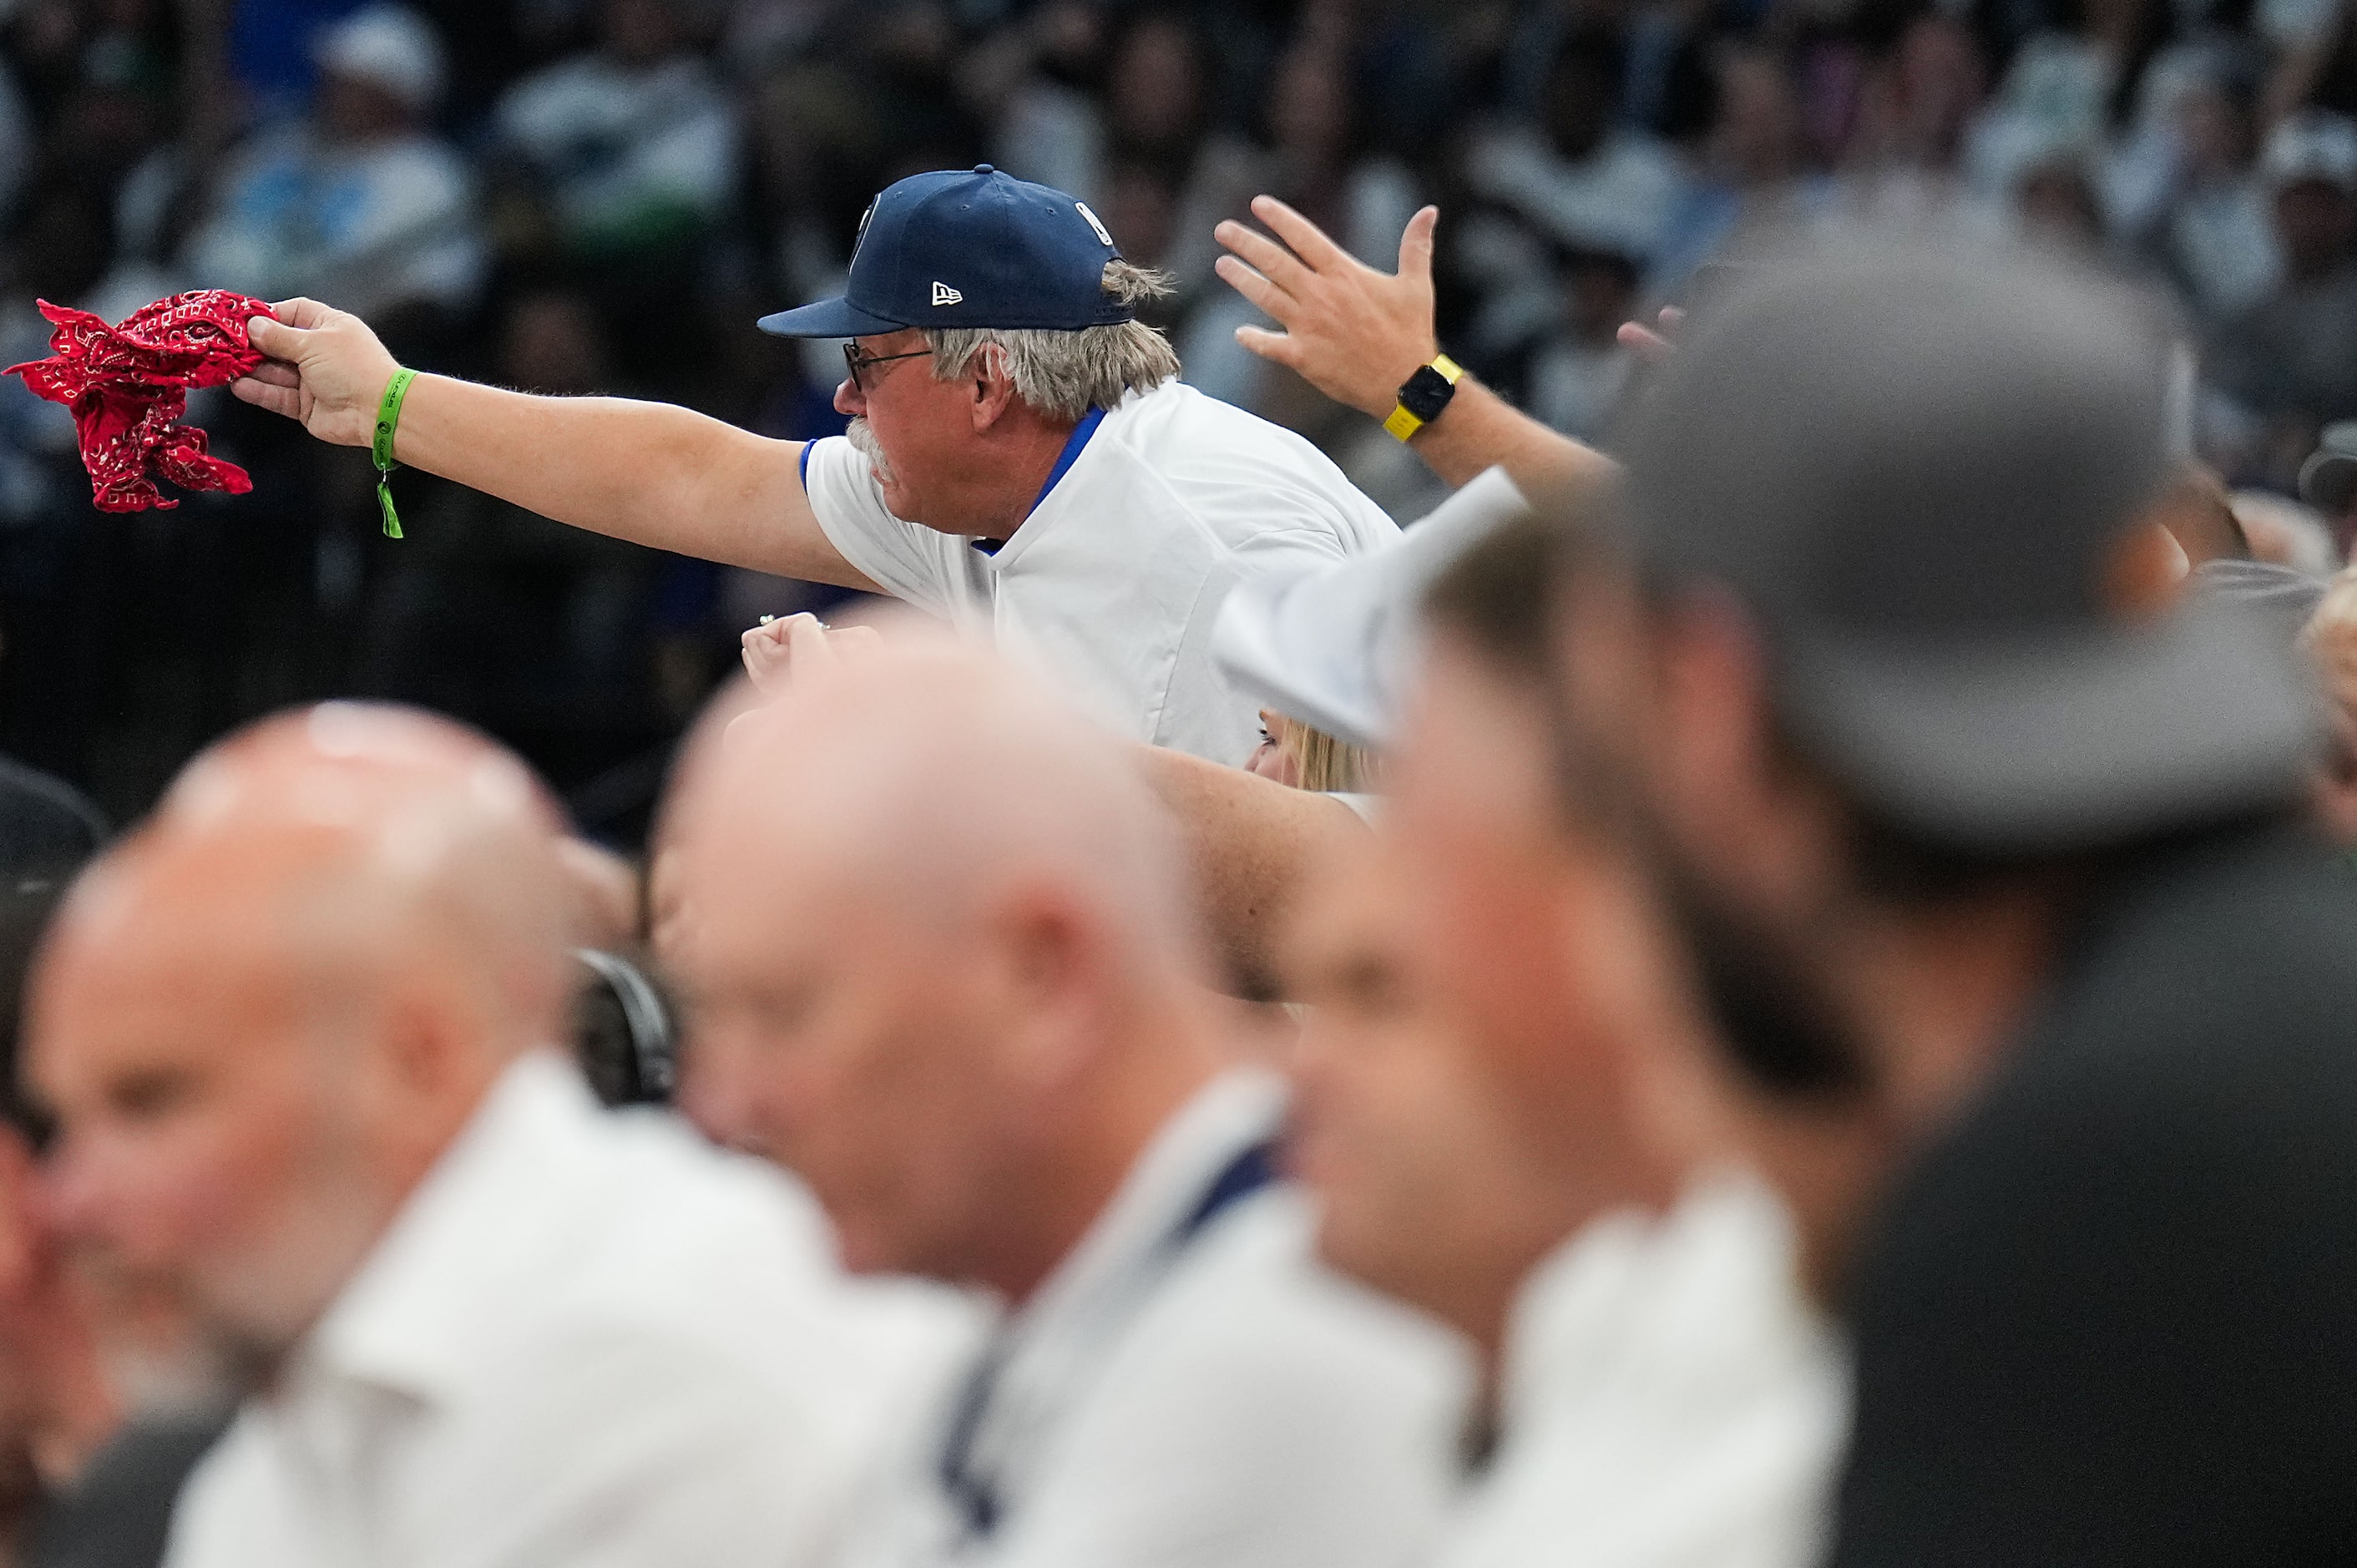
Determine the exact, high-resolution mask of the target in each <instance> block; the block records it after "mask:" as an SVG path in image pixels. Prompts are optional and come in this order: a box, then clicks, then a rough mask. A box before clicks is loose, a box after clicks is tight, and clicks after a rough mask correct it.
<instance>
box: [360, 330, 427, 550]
mask: <svg viewBox="0 0 2357 1568" xmlns="http://www.w3.org/2000/svg"><path fill="white" fill-rule="evenodd" d="M416 379H417V372H416V371H393V380H392V381H388V382H386V383H385V388H384V401H383V402H382V403H378V404H377V405H376V440H375V442H374V443H373V444H372V445H371V447H370V451H371V455H372V456H374V457H375V458H376V504H377V508H378V510H381V511H382V512H383V513H384V536H385V537H386V538H387V539H398V538H400V537H401V514H400V513H399V512H397V511H395V510H393V469H394V468H396V467H400V465H399V464H397V463H395V462H394V461H393V431H394V430H395V429H397V428H399V426H400V424H401V400H402V399H403V398H404V397H405V396H407V395H408V392H409V383H410V382H412V381H415V380H416Z"/></svg>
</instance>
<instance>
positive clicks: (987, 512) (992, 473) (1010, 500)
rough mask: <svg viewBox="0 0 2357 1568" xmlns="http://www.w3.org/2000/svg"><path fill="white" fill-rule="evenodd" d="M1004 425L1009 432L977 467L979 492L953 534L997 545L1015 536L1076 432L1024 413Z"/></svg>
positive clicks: (1035, 504)
mask: <svg viewBox="0 0 2357 1568" xmlns="http://www.w3.org/2000/svg"><path fill="white" fill-rule="evenodd" d="M1006 424H1007V425H1008V426H1009V428H1007V429H1006V432H1005V434H1004V435H1000V436H997V437H996V439H995V440H994V443H993V444H994V446H996V451H995V452H994V453H993V454H992V455H991V456H989V457H988V459H987V460H986V462H985V463H984V464H977V465H976V467H975V479H976V483H977V489H976V491H975V492H974V495H973V497H972V498H971V499H972V501H973V506H972V510H971V513H970V515H969V517H968V519H967V521H966V522H965V523H964V525H963V526H961V527H959V528H958V529H956V530H954V532H959V533H963V534H966V535H968V536H969V537H971V538H975V539H994V540H996V541H998V542H1001V543H1004V542H1006V541H1007V540H1010V539H1012V538H1014V537H1015V532H1016V530H1017V529H1019V528H1021V527H1022V526H1023V523H1024V520H1025V519H1027V518H1028V517H1029V516H1030V515H1031V509H1032V508H1033V507H1035V506H1037V505H1038V504H1039V492H1040V491H1042V490H1044V489H1047V487H1048V479H1049V476H1050V475H1052V474H1053V473H1055V471H1056V464H1057V463H1058V461H1059V460H1060V459H1061V458H1062V456H1063V455H1064V446H1065V444H1066V443H1068V442H1070V441H1071V438H1072V432H1073V431H1074V430H1075V429H1076V428H1078V426H1077V425H1076V424H1051V423H1049V421H1047V420H1044V419H1041V418H1039V417H1038V416H1037V415H1034V414H1030V413H1021V414H1017V415H1010V417H1009V419H1008V420H1007V421H1006ZM962 510H963V509H962Z"/></svg>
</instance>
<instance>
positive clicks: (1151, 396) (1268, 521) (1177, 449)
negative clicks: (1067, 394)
mask: <svg viewBox="0 0 2357 1568" xmlns="http://www.w3.org/2000/svg"><path fill="white" fill-rule="evenodd" d="M802 487H803V489H804V490H805V491H807V492H808V494H809V496H810V503H811V510H812V511H813V513H814V514H815V515H816V516H817V518H818V523H819V527H820V528H821V529H823V531H824V532H825V533H826V536H827V538H828V540H829V541H830V542H833V543H834V547H835V549H836V550H838V551H840V552H841V553H842V554H843V558H844V559H845V560H846V561H848V562H850V563H851V564H852V565H854V566H856V567H857V568H858V569H859V570H860V571H862V572H864V573H866V575H867V576H868V578H869V579H870V580H871V581H873V582H874V583H875V584H876V585H877V586H878V587H880V588H882V589H884V590H885V591H886V592H887V593H889V594H891V595H893V596H896V597H899V598H902V599H906V600H907V601H909V603H910V604H912V605H915V606H917V607H919V608H920V609H924V610H929V611H931V612H932V613H933V614H935V615H939V616H941V617H942V618H946V619H948V620H950V621H951V622H952V623H953V624H955V625H958V626H960V627H963V628H970V629H975V630H983V631H987V632H988V633H990V634H991V635H992V637H993V638H994V639H996V641H997V642H998V643H999V644H1000V646H1001V647H1003V648H1006V650H1009V651H1010V652H1012V653H1014V654H1016V655H1017V657H1021V658H1026V659H1028V660H1030V661H1032V662H1034V663H1035V664H1037V665H1038V666H1039V668H1041V669H1043V670H1044V671H1047V672H1048V673H1049V675H1051V676H1053V677H1056V678H1058V679H1060V681H1061V682H1063V683H1064V685H1065V686H1066V687H1067V689H1068V690H1069V691H1070V692H1071V693H1072V694H1073V695H1074V696H1075V697H1076V698H1077V699H1079V700H1080V701H1081V702H1082V704H1083V705H1084V706H1086V707H1088V708H1089V709H1091V710H1092V712H1094V713H1095V714H1097V715H1098V717H1099V718H1100V719H1101V720H1102V721H1103V722H1104V723H1106V724H1108V725H1111V726H1113V727H1114V728H1115V729H1117V730H1119V731H1120V732H1121V733H1123V734H1125V735H1129V736H1135V738H1136V739H1139V740H1143V741H1148V742H1151V743H1152V744H1154V745H1156V746H1169V747H1171V748H1172V749H1174V750H1178V751H1184V752H1189V753H1192V754H1193V755H1195V756H1197V757H1205V758H1207V759H1209V760H1211V761H1213V762H1223V763H1227V764H1229V765H1231V766H1241V765H1242V764H1243V760H1244V759H1245V758H1246V757H1249V756H1251V755H1252V750H1253V746H1254V744H1255V743H1256V742H1257V740H1258V738H1259V732H1258V724H1259V720H1258V717H1257V709H1256V706H1255V704H1254V702H1253V700H1252V699H1251V698H1250V697H1247V696H1244V695H1242V694H1240V693H1237V692H1236V691H1234V690H1233V689H1232V688H1231V687H1230V686H1229V684H1228V682H1227V679H1226V677H1225V676H1223V675H1222V673H1221V672H1220V671H1219V669H1218V667H1217V666H1216V665H1215V664H1214V663H1213V662H1212V658H1211V627H1212V623H1213V621H1214V620H1215V619H1216V618H1217V617H1218V614H1219V609H1220V605H1221V602H1222V600H1223V599H1225V598H1226V596H1227V594H1228V590H1229V589H1230V588H1232V587H1233V586H1234V585H1236V584H1237V583H1238V582H1240V581H1242V580H1243V579H1244V578H1246V577H1250V576H1256V575H1259V574H1261V573H1263V572H1268V571H1298V570H1300V569H1301V568H1302V567H1304V566H1308V565H1315V564H1322V563H1328V562H1334V561H1340V560H1341V559H1342V558H1344V557H1345V556H1350V555H1356V554H1358V553H1361V552H1362V551H1365V550H1368V549H1370V548H1372V547H1373V546H1374V545H1376V544H1378V543H1380V542H1383V541H1384V540H1386V539H1389V538H1392V537H1394V536H1396V535H1397V534H1398V532H1399V528H1398V525H1397V524H1395V523H1394V522H1393V521H1392V520H1391V519H1390V518H1389V517H1388V516H1387V515H1385V513H1384V512H1383V509H1382V508H1381V507H1379V506H1377V505H1376V504H1375V503H1374V502H1373V501H1372V500H1370V499H1367V498H1366V497H1365V496H1363V495H1361V493H1360V492H1359V491H1358V490H1357V489H1355V488H1354V487H1353V486H1352V485H1351V481H1350V480H1348V479H1346V478H1343V477H1342V471H1341V470H1340V468H1337V467H1335V466H1334V465H1333V463H1332V462H1331V461H1329V459H1328V458H1327V456H1326V455H1325V454H1324V453H1322V452H1320V451H1318V448H1316V447H1315V446H1311V445H1310V444H1309V443H1308V442H1307V441H1305V440H1303V439H1302V438H1301V437H1300V436H1298V435H1295V434H1293V432H1291V431H1289V430H1285V429H1282V428H1280V427H1279V426H1277V425H1274V424H1270V423H1268V422H1267V421H1266V420H1265V419H1260V418H1256V417H1254V415H1252V414H1249V413H1245V412H1243V410H1242V409H1239V408H1235V407H1232V406H1231V405H1229V404H1227V403H1221V402H1220V401H1218V400H1217V399H1215V398H1210V397H1206V396H1204V395H1203V394H1202V393H1201V392H1197V391H1196V390H1195V389H1194V388H1192V387H1190V386H1188V385H1186V384H1185V383H1183V382H1180V381H1166V382H1164V383H1163V384H1162V385H1161V386H1158V387H1157V388H1155V389H1154V390H1152V391H1151V392H1133V393H1131V394H1130V395H1129V396H1128V397H1126V398H1124V399H1123V400H1122V403H1121V405H1120V406H1119V407H1118V408H1114V409H1110V410H1107V411H1105V412H1104V413H1103V414H1102V415H1101V416H1100V415H1096V414H1092V416H1091V417H1090V419H1088V420H1086V421H1083V422H1082V424H1081V426H1080V428H1079V429H1077V430H1075V431H1074V432H1073V435H1072V440H1071V442H1070V443H1069V444H1068V445H1067V446H1066V447H1065V449H1064V455H1063V457H1062V459H1061V460H1060V462H1059V464H1058V467H1057V470H1056V472H1055V473H1054V474H1053V475H1052V476H1051V477H1050V478H1049V481H1048V484H1047V487H1046V489H1044V490H1043V491H1042V492H1041V494H1040V497H1039V501H1038V502H1037V503H1036V504H1035V505H1034V506H1033V508H1032V510H1031V514H1030V515H1029V516H1028V518H1026V519H1025V520H1024V521H1023V525H1022V526H1021V527H1020V528H1018V529H1017V530H1016V532H1015V536H1014V537H1013V538H1012V539H1009V540H1008V541H1007V542H1006V544H1005V545H1004V546H1002V547H1000V548H999V549H998V550H997V551H996V553H985V551H984V550H982V549H980V548H977V547H976V546H975V544H974V542H972V541H970V540H967V539H965V538H963V537H961V536H959V535H956V534H949V533H942V532H938V531H937V530H934V529H930V528H924V527H920V526H919V525H918V524H916V523H912V522H904V521H901V520H900V519H899V518H897V517H894V516H893V515H892V514H891V512H890V511H889V510H888V509H887V508H886V507H885V504H884V496H883V490H882V489H881V487H880V486H879V485H878V484H877V481H876V478H875V476H874V475H873V474H872V473H871V472H870V471H869V468H868V465H867V459H866V458H865V457H863V456H860V455H859V453H858V452H857V451H856V450H855V449H854V448H853V446H852V445H851V443H850V442H849V441H847V440H845V439H844V438H843V437H841V436H830V437H828V438H827V439H825V440H823V441H816V442H813V443H812V444H811V445H810V446H807V447H805V448H803V454H802Z"/></svg>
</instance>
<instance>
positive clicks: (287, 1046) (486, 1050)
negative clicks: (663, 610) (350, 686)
mask: <svg viewBox="0 0 2357 1568" xmlns="http://www.w3.org/2000/svg"><path fill="white" fill-rule="evenodd" d="M557 843H558V824H557V819H556V816H555V813H554V811H553V809H552V808H551V807H550V806H549V804H548V803H547V801H546V800H545V798H544V795H543V794H542V793H541V791H540V790H539V789H538V787H537V786H536V785H535V783H534V782H533V779H532V777H531V775H530V774H529V773H528V772H527V771H526V770H525V769H524V768H523V767H522V764H520V763H518V762H517V761H516V760H515V759H514V758H513V757H510V756H509V755H507V754H506V753H505V752H502V751H500V749H498V748H497V747H496V746H492V745H491V744H490V743H489V742H488V741H485V740H483V739H482V738H480V737H479V736H475V735H473V734H471V733H470V732H468V731H466V730H463V729H460V728H458V727H457V726H456V725H449V724H447V723H445V722H443V721H440V720H437V719H434V718H431V717H428V716H426V715H425V714H416V713H412V712H408V711H404V710H400V709H392V708H376V707H366V706H361V705H356V704H350V703H329V704H326V705H324V706H321V707H317V708H313V709H310V710H308V711H307V712H304V713H300V714H291V715H287V716H285V717H281V718H277V719H274V720H270V721H268V722H266V723H264V724H263V725H257V726H255V727H254V728H253V729H251V730H248V731H245V732H243V733H242V734H240V735H238V736H233V737H232V738H231V739H230V740H228V741H226V742H224V743H222V744H221V746H216V747H214V748H213V749H212V750H210V751H209V752H207V753H205V754H204V755H203V756H202V757H199V758H198V759H197V760H196V761H195V762H194V763H192V764H190V765H189V767H188V769H187V770H186V771H185V772H184V773H183V774H182V775H181V777H180V778H179V779H178V781H176V782H175V784H174V785H173V787H172V789H171V790H170V791H169V792H168V793H167V795H166V797H165V799H164V801H163V803H162V804H161V805H160V806H159V807H158V809H157V810H156V813H155V815H154V817H153V818H151V819H150V821H149V822H147V823H146V824H145V826H144V827H143V828H142V829H141V831H140V832H137V833H136V834H135V835H134V836H133V837H132V838H130V839H129V840H128V841H126V842H125V843H124V844H123V845H122V847H120V848H119V849H118V850H116V851H115V852H114V853H113V854H110V855H108V856H107V857H106V858H105V859H103V860H102V861H101V862H100V863H99V864H98V865H95V866H93V867H92V868H91V871H90V872H89V873H88V874H87V875H85V876H84V877H83V878H82V880H81V883H80V884H78V885H77V886H76V887H75V889H74V890H73V892H72V894H71V895H70V897H69V898H68V899H67V901H66V904H65V906H64V908H62V910H61V911H60V914H59V922H58V925H57V928H56V929H55V931H54V933H53V934H52V936H51V938H50V940H49V942H48V948H47V950H45V952H44V954H43V956H42V959H41V961H40V962H39V964H38V969H37V971H36V973H35V976H34V979H33V983H32V988H31V993H30V998H29V1011H28V1017H27V1024H28V1035H29V1042H30V1043H29V1048H28V1054H27V1063H28V1069H29V1073H30V1076H31V1079H32V1081H33V1086H34V1088H35V1090H37V1091H38V1093H39V1094H40V1096H41V1097H42V1098H44V1099H45V1100H46V1101H48V1103H49V1105H50V1106H51V1108H52V1109H53V1110H54V1111H55V1112H57V1113H58V1115H59V1120H60V1124H61V1131H62V1133H63V1142H62V1144H60V1147H59V1156H58V1161H57V1167H56V1175H55V1181H54V1184H53V1185H54V1190H55V1193H56V1196H57V1202H58V1207H59V1218H60V1220H61V1222H62V1223H63V1224H64V1226H65V1227H66V1229H67V1230H68V1232H69V1234H70V1236H71V1237H72V1238H73V1239H74V1240H77V1241H79V1242H80V1243H81V1244H82V1245H83V1246H84V1247H85V1248H87V1249H88V1250H89V1251H91V1253H92V1255H93V1256H94V1257H95V1258H96V1259H97V1260H98V1261H99V1262H102V1264H105V1265H108V1266H111V1267H112V1268H113V1269H115V1270H118V1271H120V1272H122V1273H124V1274H126V1275H128V1276H132V1277H134V1278H135V1279H137V1280H139V1281H141V1282H143V1283H150V1284H155V1285H160V1286H162V1287H164V1288H166V1289H167V1290H169V1291H171V1292H172V1293H173V1294H177V1295H178V1296H180V1297H181V1298H182V1299H183V1300H184V1301H185V1302H186V1304H187V1305H188V1307H189V1309H190V1310H191V1312H192V1313H193V1314H194V1315H195V1316H196V1317H197V1318H198V1319H199V1321H200V1322H201V1323H203V1324H205V1325H206V1326H208V1327H209V1328H210V1329H211V1330H212V1331H213V1333H214V1334H215V1336H216V1337H217V1338H219V1339H220V1340H221V1348H224V1349H226V1350H228V1351H230V1352H231V1354H232V1355H233V1356H234V1357H236V1358H238V1359H242V1361H243V1362H245V1363H247V1364H249V1365H252V1366H253V1367H254V1368H255V1369H256V1370H257V1371H262V1372H266V1370H267V1369H268V1368H269V1366H270V1365H272V1364H273V1363H274V1360H275V1359H276V1358H277V1357H278V1356H280V1355H283V1353H284V1352H285V1349H286V1348H288V1347H289V1346H291V1345H292V1344H293V1342H294V1341H295V1340H296V1338H297V1337H300V1335H301V1334H302V1332H303V1331H304V1330H305V1329H307V1327H308V1326H309V1325H310V1323H311V1322H312V1321H313V1320H314V1319H315V1318H316V1317H317V1315H318V1313H319V1312H320V1311H321V1310H323V1309H324V1308H325V1306H326V1305H327V1304H328V1302H329V1301H330V1300H332V1299H333V1297H334V1295H335V1294H336V1293H337V1292H338V1291H339V1289H340V1288H341V1286H342V1284H343V1283H344V1282H345V1280H346V1279H348V1278H349V1277H350V1273H351V1272H352V1271H353V1270H354V1269H355V1268H356V1267H357V1266H358V1264H359V1262H360V1261H361V1258H363V1257H364V1256H365V1255H366V1252H367V1251H368V1249H369V1248H370V1247H371V1245H372V1244H373V1243H374V1241H375V1240H376V1238H377V1236H378V1235H379V1234H380V1233H381V1232H382V1230H383V1228H384V1226H385V1225H386V1224H387V1223H389V1222H390V1220H391V1219H392V1217H393V1213H394V1212H395V1211H396V1210H397V1209H398V1208H399V1206H400V1204H401V1202H402V1201H403V1200H404V1198H405V1197H407V1195H408V1193H409V1191H410V1190H411V1189H412V1188H413V1187H414V1186H415V1185H416V1183H417V1182H418V1181H419V1180H420V1179H421V1178H422V1177H423V1176H424V1175H425V1172H426V1170H427V1169H429V1168H430V1167H431V1165H432V1164H433V1162H434V1161H435V1159H436V1158H437V1157H438V1156H439V1155H440V1154H441V1152H442V1151H443V1150H444V1149H445V1148H446V1147H447V1145H448V1144H449V1143H450V1142H451V1141H452V1140H453V1139H454V1138H456V1137H457V1133H458V1132H459V1131H460V1130H461V1129H462V1128H463V1127H464V1126H465V1124H466V1122H467V1121H468V1119H469V1118H470V1117H471V1116H472V1114H473V1113H474V1111H475V1109H476V1108H477V1106H478V1105H479V1103H480V1101H481V1100H482V1098H483V1096H484V1095H485V1094H486V1093H487V1092H488V1091H489V1090H490V1086H491V1084H492V1083H493V1082H494V1081H495V1080H496V1079H497V1078H498V1076H499V1074H500V1071H501V1070H502V1069H503V1068H504V1067H505V1065H506V1063H507V1062H508V1061H509V1060H510V1059H511V1058H512V1057H513V1056H514V1055H515V1054H516V1053H517V1052H519V1051H521V1050H522V1049H525V1048H527V1047H531V1046H533V1045H538V1044H544V1043H547V1042H549V1041H551V1040H553V1039H554V1038H555V1037H556V1036H557V1032H558V1030H559V1028H560V1027H561V1020H562V1016H563V1007H564V1003H565V968H564V962H565V951H566V946H567V923H568V916H569V914H570V910H571V906H570V904H569V902H568V897H567V887H566V884H565V880H564V875H563V871H562V867H561V863H560V861H559V858H558V851H557V847H556V846H557Z"/></svg>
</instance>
